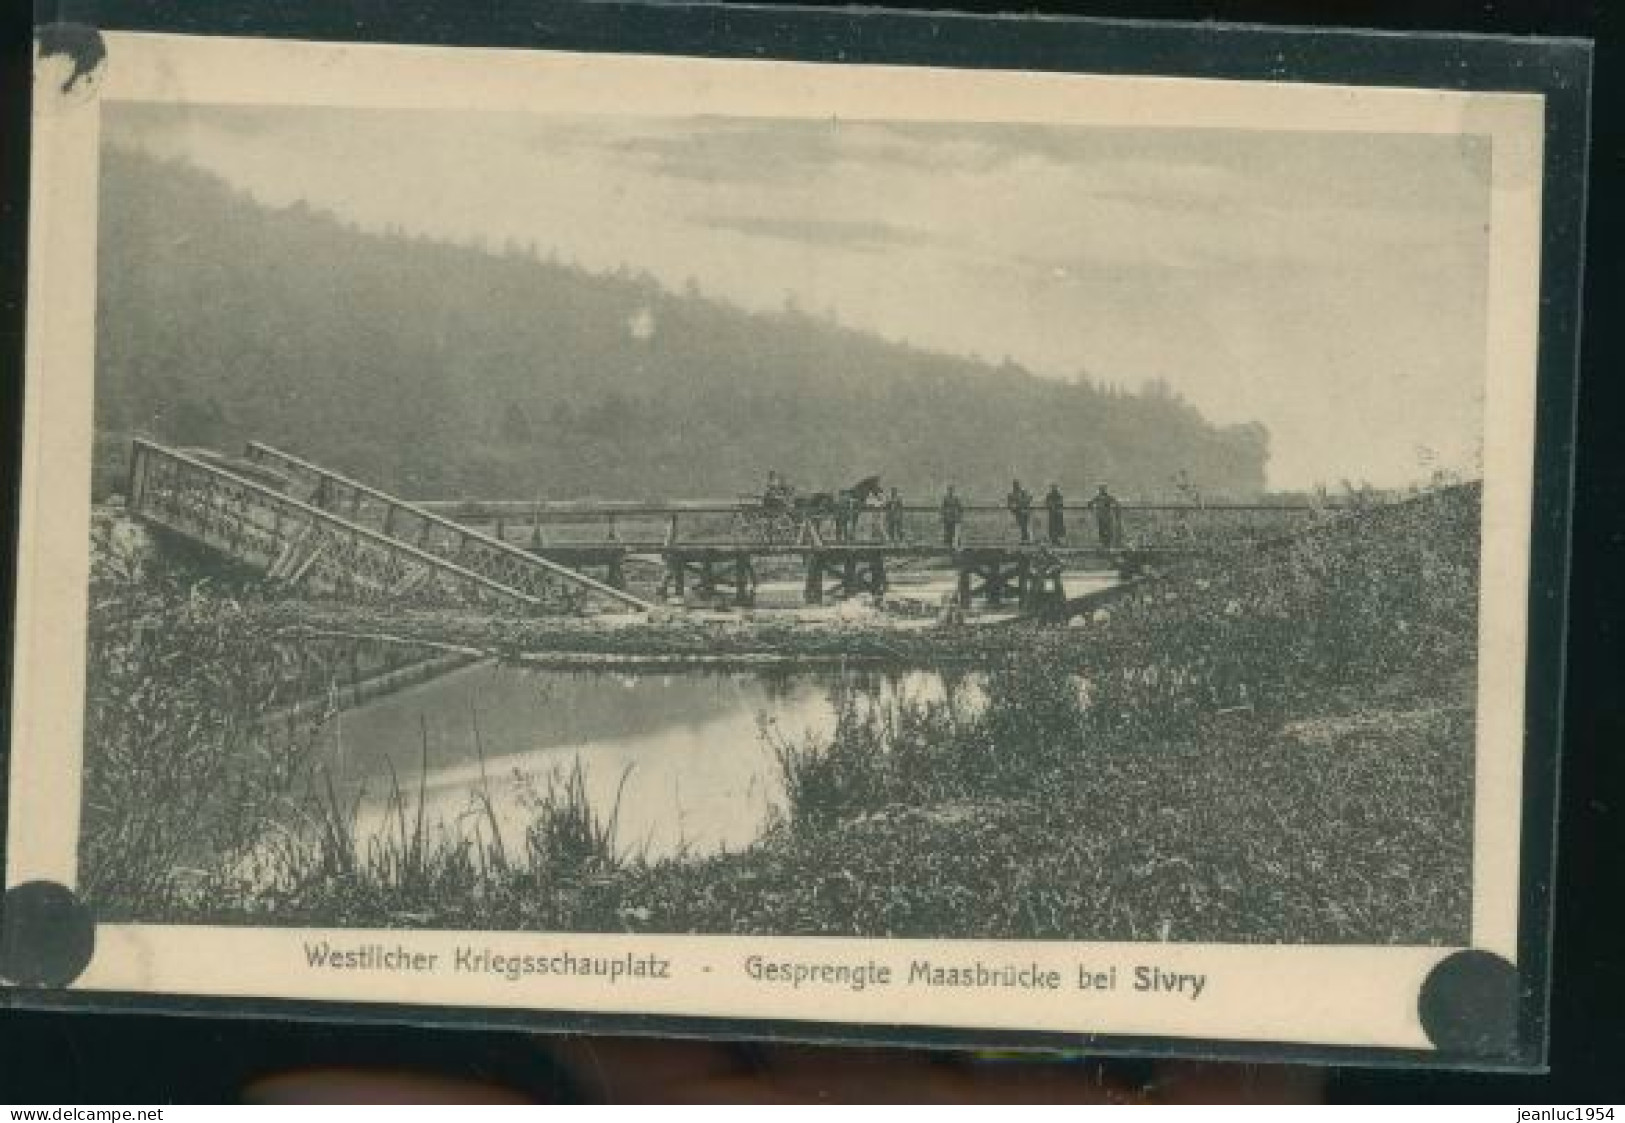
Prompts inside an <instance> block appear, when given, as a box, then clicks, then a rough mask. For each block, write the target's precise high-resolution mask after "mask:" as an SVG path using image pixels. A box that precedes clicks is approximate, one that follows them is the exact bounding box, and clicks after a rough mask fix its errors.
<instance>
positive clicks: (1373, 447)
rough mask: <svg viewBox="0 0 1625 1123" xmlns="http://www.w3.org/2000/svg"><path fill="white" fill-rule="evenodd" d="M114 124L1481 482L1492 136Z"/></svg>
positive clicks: (273, 192) (489, 230) (475, 120)
mask: <svg viewBox="0 0 1625 1123" xmlns="http://www.w3.org/2000/svg"><path fill="white" fill-rule="evenodd" d="M103 128H104V137H105V138H106V140H107V141H109V142H111V143H116V144H125V145H132V146H137V147H140V148H143V149H146V150H148V151H151V152H154V153H156V154H159V155H163V156H166V157H179V158H182V159H185V160H187V161H189V162H191V163H194V164H196V165H198V166H200V167H203V168H205V169H208V170H210V171H213V172H215V173H216V174H218V175H220V176H221V177H223V178H224V179H225V180H227V181H228V182H230V183H232V184H233V185H235V186H237V187H239V188H242V189H244V190H246V191H248V192H250V193H251V194H252V195H253V196H255V197H256V198H258V199H260V200H261V201H263V202H266V203H268V204H271V205H276V206H285V205H288V204H291V203H293V202H295V201H299V200H304V201H305V202H307V203H308V204H309V205H311V206H313V207H318V208H321V209H326V210H331V211H333V212H335V213H337V214H339V215H340V216H342V217H344V218H346V219H349V220H351V221H354V222H356V223H358V224H359V225H360V226H362V227H363V228H367V229H383V228H385V227H388V226H398V227H401V228H403V229H404V230H406V231H409V232H413V233H423V234H428V235H432V236H440V237H449V238H453V239H457V240H471V239H474V238H482V239H484V240H485V241H486V242H487V243H488V244H490V245H492V246H493V247H500V246H502V245H503V244H504V242H505V241H506V240H508V239H513V240H515V241H517V242H518V243H520V244H528V243H532V242H534V243H535V244H536V245H537V247H538V249H539V250H540V252H541V253H542V254H543V256H548V255H556V256H557V257H558V258H559V259H560V260H563V261H571V262H575V263H577V264H579V265H582V266H584V267H586V268H589V269H593V270H601V271H610V270H614V269H617V268H620V267H623V266H624V267H628V268H631V269H633V270H641V271H647V272H648V273H650V274H652V275H654V276H655V277H656V278H658V279H659V280H660V281H662V282H663V283H664V284H666V285H668V286H669V287H671V288H673V289H682V288H683V287H685V286H687V285H688V284H689V283H690V282H692V283H694V284H697V285H698V286H699V288H700V289H701V291H703V292H704V293H705V294H707V295H708V296H710V297H712V298H714V299H718V300H722V301H726V302H728V303H731V304H734V305H737V306H740V307H744V308H748V309H755V310H765V309H778V308H783V307H785V306H786V305H787V304H792V303H793V304H794V305H795V306H796V307H799V308H801V309H803V310H805V311H808V312H815V313H819V314H829V315H833V316H834V317H835V318H836V319H838V320H839V321H840V322H842V323H844V324H847V325H849V326H852V327H855V328H860V329H864V330H867V331H872V332H874V333H876V334H879V335H882V336H885V337H887V338H890V339H895V340H902V341H906V342H908V343H911V344H914V345H916V346H920V347H925V348H929V349H932V350H939V351H946V352H952V353H956V354H966V355H977V356H980V357H982V358H985V359H989V360H992V361H1000V360H1003V359H1005V358H1009V359H1012V360H1014V361H1016V362H1019V363H1021V364H1023V365H1024V366H1026V367H1028V368H1029V369H1031V370H1032V371H1033V372H1034V373H1036V374H1039V375H1042V376H1045V377H1052V378H1058V379H1070V378H1076V377H1079V376H1080V375H1086V376H1087V377H1089V378H1092V379H1094V380H1096V381H1098V382H1104V383H1112V384H1116V385H1119V386H1123V387H1128V388H1133V387H1138V386H1141V385H1143V384H1145V383H1146V382H1148V381H1151V380H1156V379H1160V380H1162V381H1163V382H1165V383H1167V384H1168V385H1169V386H1170V387H1172V388H1173V389H1174V390H1175V391H1176V392H1177V393H1178V394H1180V395H1181V396H1182V397H1184V398H1185V399H1186V400H1188V401H1190V402H1191V403H1192V404H1193V405H1195V406H1196V407H1197V408H1199V409H1200V410H1201V411H1202V412H1203V413H1204V414H1205V415H1206V416H1207V417H1208V418H1210V419H1211V420H1213V421H1215V422H1219V423H1231V422H1241V421H1258V422H1262V423H1263V424H1264V425H1265V426H1266V427H1267V428H1268V429H1269V431H1270V438H1271V440H1270V443H1271V460H1270V464H1269V466H1268V478H1269V483H1270V485H1271V486H1272V487H1275V488H1297V487H1306V486H1310V485H1313V484H1315V483H1320V482H1324V483H1329V484H1336V483H1337V482H1338V481H1340V480H1343V479H1349V480H1356V481H1359V480H1364V481H1368V482H1371V483H1373V484H1377V485H1379V486H1392V485H1398V484H1402V483H1407V482H1412V481H1416V480H1420V479H1425V478H1426V477H1427V476H1428V475H1430V474H1431V472H1432V471H1433V470H1434V469H1435V468H1444V469H1449V470H1455V471H1460V472H1463V473H1465V474H1476V471H1477V463H1478V454H1479V439H1480V438H1479V435H1480V431H1481V421H1482V405H1483V379H1484V369H1485V332H1486V299H1487V264H1488V260H1487V252H1488V224H1489V213H1490V212H1489V206H1490V192H1489V177H1490V154H1489V147H1488V141H1487V140H1486V139H1484V138H1481V137H1472V136H1415V135H1393V134H1347V133H1343V134H1339V133H1305V132H1282V131H1269V130H1260V131H1232V130H1195V129H1165V128H1157V129H1151V128H1143V129H1128V128H1113V129H1105V128H1095V127H1085V126H1055V125H1045V124H976V123H969V124H967V123H942V124H932V123H918V122H909V123H901V122H886V121H849V120H833V119H832V120H827V121H812V120H784V119H771V118H733V117H728V118H724V117H665V118H662V117H622V116H614V117H610V116H582V115H576V116H562V115H549V114H540V113H536V114H532V113H492V112H484V111H480V112H475V111H423V110H352V109H327V108H303V107H296V108H287V107H269V108H256V107H217V106H215V107H211V106H172V105H150V104H137V103H122V104H121V103H113V104H110V105H108V106H107V108H106V112H105V116H104V125H103Z"/></svg>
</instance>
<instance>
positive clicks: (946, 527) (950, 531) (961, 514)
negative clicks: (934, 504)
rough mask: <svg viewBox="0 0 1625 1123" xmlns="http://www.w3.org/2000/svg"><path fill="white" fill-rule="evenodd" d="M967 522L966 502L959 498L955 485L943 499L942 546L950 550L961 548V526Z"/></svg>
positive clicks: (950, 485)
mask: <svg viewBox="0 0 1625 1123" xmlns="http://www.w3.org/2000/svg"><path fill="white" fill-rule="evenodd" d="M964 521H965V502H964V500H962V499H960V498H959V493H958V492H957V491H955V490H954V485H953V484H949V485H948V492H947V494H946V495H944V496H943V497H942V544H943V545H944V546H947V547H948V548H949V549H954V550H957V549H958V548H959V526H960V524H961V523H963V522H964Z"/></svg>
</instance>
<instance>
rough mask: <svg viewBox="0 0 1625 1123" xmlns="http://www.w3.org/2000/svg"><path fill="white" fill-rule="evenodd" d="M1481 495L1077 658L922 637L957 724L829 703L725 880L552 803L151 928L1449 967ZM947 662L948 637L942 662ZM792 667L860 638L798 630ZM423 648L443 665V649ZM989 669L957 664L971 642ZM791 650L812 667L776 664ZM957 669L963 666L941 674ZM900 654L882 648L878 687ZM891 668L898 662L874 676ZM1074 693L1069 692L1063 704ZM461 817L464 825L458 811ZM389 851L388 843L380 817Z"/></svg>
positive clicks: (699, 644) (218, 887)
mask: <svg viewBox="0 0 1625 1123" xmlns="http://www.w3.org/2000/svg"><path fill="white" fill-rule="evenodd" d="M1477 562H1478V493H1477V490H1476V489H1474V488H1459V489H1454V490H1451V491H1448V492H1443V493H1439V494H1436V495H1433V496H1429V497H1426V498H1424V499H1421V500H1417V501H1415V502H1413V503H1409V504H1405V505H1402V506H1399V507H1395V508H1388V509H1383V510H1379V511H1373V512H1369V513H1367V514H1365V515H1362V516H1360V517H1358V518H1353V519H1349V520H1345V521H1344V522H1342V523H1340V524H1339V525H1338V526H1337V527H1335V528H1331V529H1329V530H1327V531H1326V532H1323V533H1317V534H1312V535H1306V536H1303V537H1302V538H1300V539H1297V540H1295V541H1293V542H1291V543H1286V544H1281V545H1277V546H1273V547H1270V548H1268V549H1265V550H1259V551H1255V552H1253V553H1250V554H1247V555H1245V556H1239V557H1237V558H1232V559H1229V560H1228V561H1226V562H1213V563H1210V564H1204V565H1200V566H1194V567H1192V568H1191V569H1190V570H1189V571H1186V572H1183V573H1181V574H1177V575H1171V576H1169V577H1167V578H1165V579H1162V580H1161V581H1159V582H1157V583H1156V584H1154V585H1150V586H1147V587H1145V588H1144V589H1142V590H1137V591H1136V592H1135V594H1134V595H1133V596H1131V597H1127V598H1125V599H1123V600H1122V601H1120V602H1119V603H1118V604H1116V605H1113V606H1112V608H1111V609H1110V610H1109V611H1108V612H1105V613H1102V614H1101V615H1100V616H1099V617H1098V618H1094V619H1091V620H1090V621H1089V623H1088V625H1087V626H1085V627H1081V628H1064V629H1037V628H986V629H970V628H967V629H921V630H920V631H919V632H917V633H916V632H906V633H902V635H904V636H910V637H913V636H919V637H921V638H920V640H919V646H918V647H916V648H914V649H913V653H914V654H916V655H920V656H923V657H924V658H926V659H929V658H930V657H931V656H932V654H937V655H941V654H942V653H943V652H944V650H945V648H943V647H941V646H937V645H941V644H945V643H947V642H949V640H950V639H951V641H952V642H953V643H955V644H956V645H963V644H964V643H965V641H966V640H967V639H969V640H970V641H971V645H972V647H973V650H974V651H975V653H976V654H977V656H978V657H981V658H984V659H985V661H986V664H987V667H988V674H989V679H988V685H987V695H988V701H987V704H986V706H985V707H984V708H983V709H982V710H980V711H979V712H977V713H976V714H974V715H966V714H963V713H958V712H955V711H954V710H953V709H952V708H951V707H945V706H942V705H940V704H911V703H906V702H897V703H893V704H889V705H879V704H876V703H875V701H874V700H873V699H866V698H863V697H850V696H849V697H843V698H838V699H836V704H837V705H838V707H839V709H840V720H839V721H838V723H837V726H836V728H835V730H834V732H833V733H832V734H831V735H830V736H829V737H828V738H827V739H825V740H822V741H819V742H815V743H801V744H793V743H791V744H784V743H781V744H776V745H775V746H774V747H775V751H776V753H777V759H778V762H779V767H780V769H781V771H782V773H783V779H784V789H785V793H786V798H785V803H786V805H785V807H784V808H783V812H782V815H781V818H780V821H779V822H778V823H777V824H775V825H774V826H773V827H772V828H771V829H770V830H769V831H768V832H767V834H766V836H765V837H764V838H763V839H762V840H761V841H760V842H758V843H757V844H755V845H753V846H751V847H749V848H748V849H746V850H745V851H743V852H740V853H734V854H723V855H717V856H713V857H709V858H704V859H699V860H689V861H682V860H669V861H662V862H658V863H648V862H643V861H639V860H636V859H629V858H628V857H626V855H625V852H624V850H623V849H622V848H621V847H619V846H618V845H617V842H616V839H615V831H616V826H615V817H614V814H613V811H612V810H611V809H606V808H603V807H597V808H595V807H591V806H587V805H586V804H585V802H584V801H583V800H582V799H581V798H579V797H580V791H581V784H580V783H579V778H577V781H576V782H575V783H574V784H573V785H572V783H571V782H570V781H569V780H568V779H566V780H565V782H564V783H563V784H562V785H561V786H552V785H550V786H549V788H548V790H547V792H546V793H545V796H544V798H542V799H540V800H539V801H538V807H537V820H536V822H535V824H533V825H532V827H531V828H530V829H529V830H528V831H527V832H526V833H525V837H524V838H522V839H514V838H508V839H502V838H497V837H493V833H494V832H487V833H485V834H483V835H482V834H480V833H479V832H476V834H475V836H474V837H472V838H470V839H464V840H463V841H462V842H460V843H457V844H449V843H441V844H439V845H429V844H428V843H427V842H426V841H425V840H424V839H421V838H418V839H414V838H410V837H405V836H403V838H402V840H401V842H400V845H399V848H398V850H397V851H396V852H393V853H391V852H387V848H386V852H385V853H383V854H382V855H379V854H376V853H374V854H373V855H371V856H370V857H368V856H362V855H360V854H359V852H358V850H357V848H356V846H355V845H354V843H353V841H352V842H349V843H346V842H345V841H344V840H343V839H342V838H340V837H339V836H338V834H337V833H336V832H332V831H330V835H331V836H332V837H331V838H330V839H329V840H328V841H326V842H323V841H321V840H317V841H316V842H314V843H312V844H311V845H310V846H309V847H308V848H306V849H290V850H287V851H285V852H284V854H283V858H282V860H281V862H280V863H279V864H274V866H273V868H269V869H262V870H260V871H257V875H256V878H253V879H243V880H240V881H239V882H237V883H236V884H235V885H234V884H233V883H232V882H230V881H229V880H222V881H220V882H219V883H217V884H215V885H213V886H211V887H210V891H209V892H208V893H206V894H204V893H200V894H197V895H193V896H191V897H190V898H189V899H188V900H186V901H181V902H172V903H171V904H170V906H169V908H168V909H167V910H166V915H168V916H171V917H177V916H178V917H184V918H186V919H195V920H206V921H210V922H215V923H301V924H321V925H383V926H399V925H410V926H423V927H456V928H475V929H479V928H518V929H535V930H577V931H604V930H613V931H621V930H628V931H651V932H687V931H699V932H740V933H763V934H768V933H771V934H809V935H812V934H823V935H836V934H841V935H864V936H875V937H882V936H934V937H945V936H952V937H958V938H972V937H989V938H991V937H999V938H1068V939H1091V940H1119V939H1120V940H1134V939H1175V940H1203V941H1229V942H1243V943H1245V942H1279V941H1287V942H1326V943H1377V944H1386V943H1419V944H1427V943H1461V942H1464V941H1465V940H1466V939H1467V937H1468V934H1469V932H1468V930H1469V925H1470V896H1471V885H1472V866H1471V853H1472V848H1471V842H1472V837H1471V836H1472V832H1471V821H1472V777H1473V749H1474V737H1473V728H1474V720H1473V718H1474V712H1475V703H1476V699H1475V693H1474V692H1475V679H1476V659H1477V642H1476V635H1477V624H1476V610H1477ZM390 622H391V624H392V625H394V626H395V629H396V630H397V631H401V630H405V631H407V632H412V631H413V630H414V629H418V628H423V629H427V628H431V627H432V628H438V629H447V628H449V629H452V630H453V634H458V635H460V636H461V637H462V638H461V640H460V642H467V641H469V640H470V639H471V638H472V637H471V636H470V635H468V634H466V633H456V632H455V629H457V628H459V627H474V628H484V629H491V628H500V629H504V631H503V632H502V634H503V635H504V636H505V637H506V638H507V639H508V640H509V641H510V642H511V645H512V646H511V649H512V650H513V651H514V652H515V654H519V653H528V654H531V655H535V654H537V653H538V651H546V650H549V649H551V650H555V651H564V650H576V651H580V650H582V649H583V648H586V649H587V650H590V651H594V652H596V653H599V654H606V653H613V652H614V651H615V650H617V648H618V646H619V645H620V644H622V643H627V642H630V641H632V640H633V639H634V638H637V639H641V638H644V637H642V636H639V635H638V631H637V629H636V628H632V629H631V630H630V631H629V632H627V633H626V634H622V632H621V631H619V630H616V631H611V630H609V629H602V628H589V627H582V628H578V627H564V626H560V624H559V623H558V622H554V621H547V622H532V621H521V622H500V623H493V622H491V621H480V622H469V621H465V622H462V623H459V622H458V621H457V620H456V619H455V618H452V617H447V616H445V615H444V614H434V615H433V616H432V617H422V618H419V619H417V620H412V619H405V618H403V617H401V616H398V615H396V614H391V616H390ZM747 623H749V625H750V626H749V627H747V628H738V629H733V628H713V627H711V626H703V627H701V626H694V625H691V624H676V625H672V626H666V625H662V627H669V630H667V631H666V632H665V633H664V635H665V636H666V643H667V644H669V645H670V647H668V650H669V651H678V652H681V651H688V652H690V653H692V654H694V655H702V654H714V653H716V652H717V651H718V647H719V645H720V646H721V647H722V649H723V650H724V651H726V650H729V645H738V647H739V649H740V650H741V651H743V650H744V649H745V648H746V647H747V646H750V645H759V644H760V643H761V642H762V641H763V639H764V638H769V637H771V636H772V634H773V633H772V632H771V631H770V630H765V629H767V628H770V625H763V624H760V623H758V622H755V621H751V622H747ZM941 632H949V633H951V635H950V637H942V636H940V635H939V633H941ZM795 633H796V635H797V637H798V638H797V639H796V640H795V641H794V643H795V644H796V645H797V651H798V652H806V651H809V650H810V651H816V650H818V648H817V645H818V644H820V643H826V642H827V643H828V644H830V645H831V647H836V648H838V650H837V651H836V652H833V653H835V654H845V653H851V652H853V651H862V650H864V649H865V648H864V644H865V643H867V642H873V643H876V644H880V643H884V644H887V645H892V644H895V643H896V641H897V640H898V638H899V633H897V632H895V631H890V630H888V631H887V632H886V633H885V634H884V635H883V636H879V635H875V636H870V635H868V634H866V633H862V632H857V633H854V632H853V631H852V630H850V629H830V630H829V631H828V632H826V633H823V634H820V633H818V632H816V631H814V632H812V633H811V634H810V635H809V634H807V630H806V629H804V628H801V627H797V628H796V629H795ZM440 634H441V635H443V636H444V635H446V634H448V633H447V632H444V631H442V632H441V633H440ZM979 641H980V642H984V643H985V646H983V647H979V648H978V647H975V644H977V643H978V642H979ZM800 645H806V646H800ZM960 650H963V648H960ZM909 651H910V649H909V648H908V647H906V646H904V647H902V648H901V652H902V653H903V654H904V657H907V654H908V653H909ZM887 653H888V654H892V655H893V656H894V657H895V656H897V655H898V654H899V652H898V651H896V650H893V651H888V652H887ZM1080 684H1081V687H1080ZM474 805H475V806H476V807H477V806H478V793H475V798H474ZM402 809H403V812H404V813H403V815H402V819H403V821H404V820H405V819H406V818H407V817H408V816H409V815H410V810H409V798H403V800H402Z"/></svg>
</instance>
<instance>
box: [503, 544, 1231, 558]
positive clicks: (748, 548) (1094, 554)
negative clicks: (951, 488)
mask: <svg viewBox="0 0 1625 1123" xmlns="http://www.w3.org/2000/svg"><path fill="white" fill-rule="evenodd" d="M527 548H528V549H529V550H530V551H531V552H532V553H535V554H539V555H541V556H542V557H549V558H554V559H557V560H560V561H568V560H569V559H581V560H588V561H590V560H599V559H603V560H607V559H609V558H613V557H626V556H628V555H632V554H647V555H658V556H669V555H682V556H686V557H704V556H706V555H710V556H712V557H715V558H719V559H720V558H734V557H739V556H741V555H745V556H749V557H799V558H806V557H811V556H813V555H818V556H822V557H825V558H841V557H859V558H872V557H875V556H876V555H879V556H881V557H885V558H940V559H942V560H944V561H953V560H955V559H966V558H980V557H993V556H997V557H1006V558H1018V557H1028V558H1036V557H1042V556H1044V555H1046V554H1048V555H1049V556H1052V557H1054V558H1056V559H1058V560H1060V561H1063V562H1067V561H1103V562H1107V563H1113V562H1117V561H1120V560H1122V559H1123V558H1126V557H1141V558H1152V557H1160V558H1182V557H1192V556H1194V555H1196V554H1198V553H1200V552H1201V551H1199V550H1197V549H1196V548H1194V547H1178V546H1146V547H1140V548H1134V549H1129V548H1126V547H1118V548H1107V547H1103V546H1034V545H1027V546H1023V545H1022V544H1020V543H1019V542H966V543H963V544H961V545H959V546H957V547H954V546H948V545H946V544H931V543H924V542H841V543H827V544H824V545H813V544H809V543H796V542H785V543H761V542H733V541H727V540H718V541H711V542H663V541H660V540H657V539H641V540H623V541H619V542H558V543H548V544H546V545H543V546H531V547H527Z"/></svg>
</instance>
